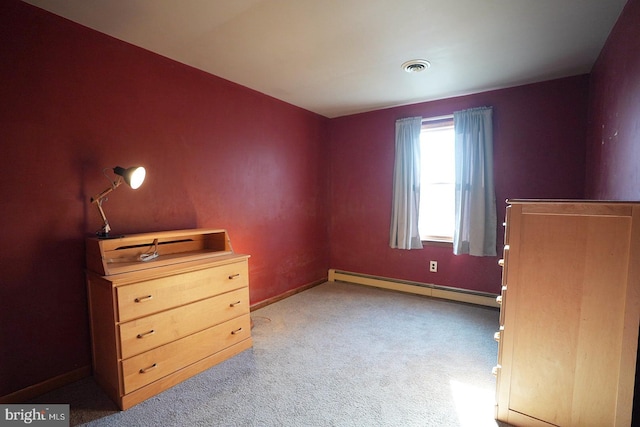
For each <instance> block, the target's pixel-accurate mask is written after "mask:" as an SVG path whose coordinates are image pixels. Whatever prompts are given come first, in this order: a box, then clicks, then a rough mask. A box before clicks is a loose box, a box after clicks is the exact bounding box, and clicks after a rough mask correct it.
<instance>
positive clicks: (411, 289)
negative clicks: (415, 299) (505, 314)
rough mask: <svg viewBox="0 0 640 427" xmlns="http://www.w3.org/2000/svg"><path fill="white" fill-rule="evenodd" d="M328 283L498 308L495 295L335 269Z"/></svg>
mask: <svg viewBox="0 0 640 427" xmlns="http://www.w3.org/2000/svg"><path fill="white" fill-rule="evenodd" d="M329 281H330V282H335V281H338V282H347V283H356V284H359V285H366V286H373V287H376V288H383V289H391V290H394V291H401V292H407V293H412V294H418V295H424V296H429V297H433V298H442V299H448V300H453V301H459V302H466V303H469V304H477V305H484V306H487V307H496V308H498V307H500V306H499V305H498V303H497V301H496V297H497V295H494V294H490V293H486V292H476V291H469V290H466V289H460V288H453V287H448V286H440V285H432V284H428V283H420V282H411V281H408V280H399V279H391V278H388V277H378V276H371V275H368V274H360V273H353V272H349V271H341V270H335V269H330V270H329Z"/></svg>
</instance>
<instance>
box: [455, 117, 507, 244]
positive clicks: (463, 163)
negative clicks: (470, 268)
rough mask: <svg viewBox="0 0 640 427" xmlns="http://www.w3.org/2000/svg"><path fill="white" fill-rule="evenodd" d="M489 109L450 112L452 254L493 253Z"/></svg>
mask: <svg viewBox="0 0 640 427" xmlns="http://www.w3.org/2000/svg"><path fill="white" fill-rule="evenodd" d="M492 113H493V110H492V109H491V108H490V107H482V108H474V109H470V110H464V111H457V112H455V113H454V114H453V123H454V129H455V162H456V195H455V201H456V203H455V205H456V206H455V209H456V211H455V212H456V218H455V231H454V235H453V253H454V254H456V255H459V254H469V255H475V256H495V255H496V222H497V219H496V218H497V217H496V196H495V190H494V184H493V127H492Z"/></svg>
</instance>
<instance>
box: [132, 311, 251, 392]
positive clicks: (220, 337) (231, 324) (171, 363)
mask: <svg viewBox="0 0 640 427" xmlns="http://www.w3.org/2000/svg"><path fill="white" fill-rule="evenodd" d="M250 322H251V321H250V316H249V314H244V315H242V316H240V317H238V318H235V319H232V320H229V321H227V322H225V323H222V324H220V325H217V326H214V327H212V328H209V329H205V330H204V331H200V332H197V333H195V334H193V335H189V336H187V337H185V338H182V339H179V340H177V341H173V342H171V343H169V344H165V345H163V346H161V347H158V348H155V349H153V350H150V351H148V352H146V353H142V354H139V355H137V356H134V357H132V358H130V359H127V360H123V361H122V362H121V363H122V376H123V380H124V393H125V394H127V393H131V392H132V391H134V390H136V389H138V388H140V387H143V386H145V385H147V384H150V383H152V382H153V381H156V380H158V379H160V378H162V377H164V376H166V375H168V374H171V373H172V372H174V371H177V370H178V369H181V368H184V367H185V366H187V365H190V364H192V363H195V362H197V361H199V360H201V359H204V358H205V357H207V356H210V355H212V354H214V353H216V352H218V351H221V350H223V349H225V348H227V347H229V346H231V345H233V344H236V343H238V342H240V341H242V340H245V339H248V338H250V337H251V324H250Z"/></svg>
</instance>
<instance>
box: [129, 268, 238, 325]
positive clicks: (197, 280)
mask: <svg viewBox="0 0 640 427" xmlns="http://www.w3.org/2000/svg"><path fill="white" fill-rule="evenodd" d="M248 284H249V268H248V263H247V261H246V260H243V261H241V262H236V263H232V264H225V265H221V266H217V267H212V268H207V269H203V270H197V271H192V272H189V273H184V274H178V275H175V276H167V277H162V278H159V279H153V280H147V281H144V282H139V283H135V284H132V285H126V286H119V287H117V288H116V298H117V304H118V307H117V313H118V321H120V322H124V321H127V320H131V319H136V318H139V317H143V316H147V315H149V314H152V313H157V312H159V311H162V310H166V309H169V308H173V307H178V306H180V305H184V304H187V303H190V302H193V301H198V300H201V299H204V298H208V297H212V296H214V295H218V294H221V293H224V292H229V291H231V290H234V289H238V288H242V287H246V286H248Z"/></svg>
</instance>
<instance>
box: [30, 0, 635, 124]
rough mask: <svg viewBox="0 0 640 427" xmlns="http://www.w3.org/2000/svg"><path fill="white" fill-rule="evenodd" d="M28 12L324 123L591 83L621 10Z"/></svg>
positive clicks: (437, 4) (440, 1) (600, 0)
mask: <svg viewBox="0 0 640 427" xmlns="http://www.w3.org/2000/svg"><path fill="white" fill-rule="evenodd" d="M25 1H26V2H27V3H30V4H33V5H36V6H38V7H41V8H43V9H46V10H48V11H51V12H53V13H55V14H58V15H61V16H63V17H65V18H68V19H70V20H72V21H75V22H78V23H80V24H82V25H85V26H87V27H89V28H93V29H95V30H97V31H100V32H103V33H106V34H109V35H111V36H113V37H116V38H118V39H121V40H124V41H127V42H129V43H131V44H134V45H137V46H140V47H142V48H145V49H147V50H150V51H152V52H156V53H158V54H160V55H163V56H166V57H168V58H171V59H174V60H176V61H179V62H182V63H184V64H188V65H190V66H193V67H196V68H199V69H201V70H204V71H206V72H209V73H211V74H214V75H216V76H219V77H222V78H225V79H227V80H231V81H233V82H235V83H238V84H240V85H243V86H246V87H249V88H251V89H255V90H257V91H259V92H262V93H265V94H267V95H270V96H273V97H275V98H278V99H281V100H283V101H286V102H288V103H291V104H294V105H297V106H299V107H302V108H305V109H307V110H310V111H313V112H316V113H318V114H321V115H323V116H326V117H330V118H332V117H338V116H342V115H347V114H352V113H358V112H364V111H369V110H375V109H379V108H386V107H392V106H397V105H404V104H411V103H416V102H422V101H431V100H435V99H442V98H448V97H451V96H457V95H465V94H470V93H476V92H481V91H485V90H490V89H498V88H504V87H510V86H515V85H519V84H525V83H533V82H538V81H543V80H549V79H554V78H559V77H565V76H571V75H576V74H582V73H588V72H589V71H590V70H591V67H592V65H593V63H594V61H595V60H596V58H597V56H598V53H599V52H600V50H601V49H602V46H603V45H604V42H605V40H606V38H607V36H608V34H609V32H610V31H611V28H612V27H613V25H614V24H615V21H616V19H617V18H618V16H619V14H620V12H621V11H622V8H623V6H624V4H625V3H626V0H180V1H178V0H25ZM417 58H419V59H427V60H429V61H430V62H431V64H432V65H431V68H429V69H428V70H427V71H424V72H422V73H412V74H409V73H406V72H405V71H403V70H402V69H401V64H402V63H403V62H405V61H407V60H410V59H417Z"/></svg>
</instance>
